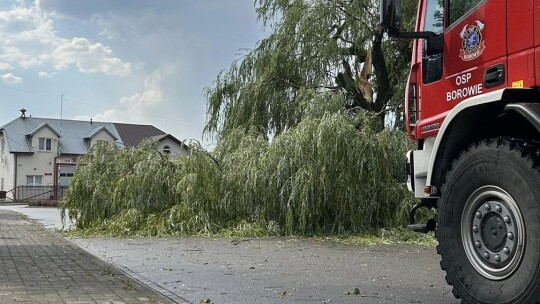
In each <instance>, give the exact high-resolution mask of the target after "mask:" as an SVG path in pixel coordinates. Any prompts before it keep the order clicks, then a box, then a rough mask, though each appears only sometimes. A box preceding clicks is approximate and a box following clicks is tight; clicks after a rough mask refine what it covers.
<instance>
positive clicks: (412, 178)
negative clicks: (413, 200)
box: [405, 138, 435, 198]
mask: <svg viewBox="0 0 540 304" xmlns="http://www.w3.org/2000/svg"><path fill="white" fill-rule="evenodd" d="M434 141H435V140H434V139H431V138H430V139H426V140H425V142H424V147H423V150H411V151H409V152H407V154H406V163H405V172H406V174H407V188H408V189H409V191H411V192H412V193H414V196H415V197H417V198H425V197H426V194H425V193H424V188H425V186H426V181H427V176H428V166H429V160H430V158H431V153H432V151H433V143H434Z"/></svg>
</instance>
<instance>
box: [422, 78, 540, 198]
mask: <svg viewBox="0 0 540 304" xmlns="http://www.w3.org/2000/svg"><path fill="white" fill-rule="evenodd" d="M539 134H540V95H539V93H538V90H536V89H513V88H506V89H501V90H497V91H493V92H490V93H486V94H483V95H479V96H474V97H471V98H469V99H467V100H464V101H462V102H461V103H459V104H458V105H457V106H456V107H454V109H452V110H451V111H450V112H449V113H448V115H447V116H446V118H445V120H444V122H443V124H442V125H441V129H440V130H439V133H438V134H437V137H436V139H435V144H434V147H433V151H432V153H431V158H430V161H429V165H428V176H427V180H426V185H427V186H431V189H432V190H431V191H432V193H431V195H433V196H439V195H440V193H438V189H440V185H441V184H442V183H443V179H444V175H445V172H446V171H447V170H449V169H450V167H451V164H452V162H453V160H454V159H456V158H457V157H458V156H459V154H460V153H461V152H462V151H464V150H465V149H467V148H468V147H469V146H470V145H471V144H473V143H475V142H478V141H480V140H482V139H486V138H492V137H498V136H511V137H522V138H523V137H524V138H531V137H532V138H539Z"/></svg>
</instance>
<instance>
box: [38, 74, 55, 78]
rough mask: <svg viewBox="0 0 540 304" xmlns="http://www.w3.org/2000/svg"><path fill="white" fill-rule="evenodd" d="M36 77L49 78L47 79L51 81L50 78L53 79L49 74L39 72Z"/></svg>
mask: <svg viewBox="0 0 540 304" xmlns="http://www.w3.org/2000/svg"><path fill="white" fill-rule="evenodd" d="M38 75H39V78H49V79H51V78H53V77H54V76H53V74H50V73H47V72H39V73H38Z"/></svg>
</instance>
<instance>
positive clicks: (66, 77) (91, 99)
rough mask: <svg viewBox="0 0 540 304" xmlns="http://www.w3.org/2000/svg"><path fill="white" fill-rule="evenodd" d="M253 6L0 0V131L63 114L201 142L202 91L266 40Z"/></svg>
mask: <svg viewBox="0 0 540 304" xmlns="http://www.w3.org/2000/svg"><path fill="white" fill-rule="evenodd" d="M253 3H254V1H253V0H159V1H147V0H114V1H113V0H93V1H87V0H35V1H29V0H26V1H24V0H18V1H15V0H13V1H6V0H3V1H0V106H1V109H0V125H3V124H5V123H7V122H9V121H11V120H13V119H15V118H16V117H18V116H19V114H20V112H19V109H21V108H22V107H24V108H26V109H27V110H28V112H27V115H28V114H29V115H32V116H35V117H49V118H60V115H61V109H62V116H63V118H65V119H88V120H89V119H90V118H92V119H94V120H95V121H113V122H126V123H139V124H152V125H155V126H156V127H158V128H160V129H162V130H163V131H165V132H167V133H171V134H173V135H174V136H176V137H178V138H179V139H181V140H182V139H197V140H201V136H202V130H203V127H204V123H205V112H206V106H205V99H204V95H203V89H204V87H207V86H210V85H211V84H212V82H213V81H214V79H215V78H216V76H217V74H218V73H219V72H220V71H221V70H224V69H227V68H228V67H229V66H230V64H231V63H232V61H233V60H235V59H238V58H239V57H240V56H241V54H243V53H245V52H246V51H245V50H246V49H251V48H253V47H255V45H256V43H257V41H259V40H260V39H262V38H264V37H265V36H266V33H265V32H264V31H263V30H262V25H261V24H260V23H258V22H257V18H256V14H255V9H254V6H253ZM62 94H63V107H61V106H60V105H61V102H60V99H61V98H60V96H61V95H62ZM204 143H206V144H207V143H208V142H207V141H206V140H205V141H204Z"/></svg>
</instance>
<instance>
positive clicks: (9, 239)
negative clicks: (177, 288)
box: [0, 210, 171, 304]
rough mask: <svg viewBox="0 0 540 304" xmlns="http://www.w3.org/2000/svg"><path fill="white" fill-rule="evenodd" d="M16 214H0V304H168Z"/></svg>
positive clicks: (146, 289) (52, 233)
mask: <svg viewBox="0 0 540 304" xmlns="http://www.w3.org/2000/svg"><path fill="white" fill-rule="evenodd" d="M170 302H171V301H170V300H168V299H167V298H165V297H164V296H162V295H160V294H158V293H156V292H154V291H153V290H151V289H150V288H148V287H146V286H144V285H142V284H141V283H139V282H138V281H135V280H133V279H132V278H130V277H129V276H127V275H126V274H124V273H123V272H121V271H119V270H118V269H116V268H114V267H112V266H110V265H109V264H107V263H105V262H102V261H101V260H99V259H98V258H96V257H94V256H92V255H90V254H89V253H87V252H86V251H84V250H82V249H80V248H79V247H77V246H76V245H74V244H72V243H71V242H69V241H68V240H65V239H64V238H63V237H61V236H60V235H58V234H56V233H55V232H52V231H48V230H46V229H45V228H43V227H42V226H40V225H38V224H36V223H34V222H31V221H28V220H26V219H25V218H24V216H22V215H21V214H19V213H16V212H12V211H5V210H0V303H55V304H56V303H73V304H83V303H103V304H105V303H114V304H116V303H134V304H135V303H170Z"/></svg>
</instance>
